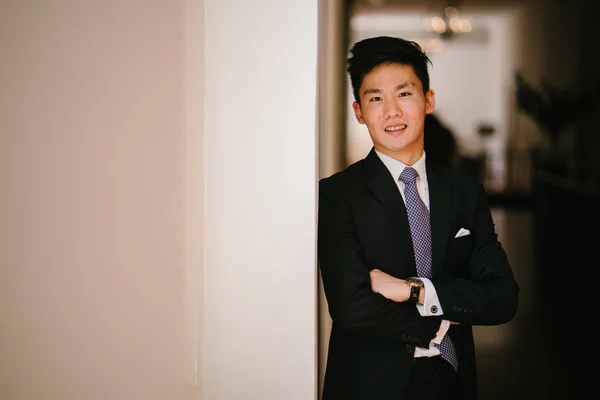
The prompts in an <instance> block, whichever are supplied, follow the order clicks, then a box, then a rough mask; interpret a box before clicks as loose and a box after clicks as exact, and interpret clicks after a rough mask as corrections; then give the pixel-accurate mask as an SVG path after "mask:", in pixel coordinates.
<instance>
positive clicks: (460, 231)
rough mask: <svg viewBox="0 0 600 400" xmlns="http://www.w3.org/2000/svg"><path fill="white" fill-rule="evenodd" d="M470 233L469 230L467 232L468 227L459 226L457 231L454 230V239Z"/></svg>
mask: <svg viewBox="0 0 600 400" xmlns="http://www.w3.org/2000/svg"><path fill="white" fill-rule="evenodd" d="M470 234H471V232H469V230H468V229H465V228H460V229H459V230H458V232H456V236H454V239H456V238H459V237H461V236H467V235H470Z"/></svg>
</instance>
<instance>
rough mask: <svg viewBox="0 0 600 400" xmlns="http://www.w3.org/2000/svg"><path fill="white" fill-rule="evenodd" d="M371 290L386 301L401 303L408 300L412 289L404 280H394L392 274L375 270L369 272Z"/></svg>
mask: <svg viewBox="0 0 600 400" xmlns="http://www.w3.org/2000/svg"><path fill="white" fill-rule="evenodd" d="M369 275H370V276H371V290H372V291H374V292H375V293H379V294H381V295H382V296H383V297H385V298H386V299H389V300H392V301H395V302H398V303H401V302H404V301H406V300H408V297H409V295H410V288H409V286H408V285H407V284H406V282H405V281H404V280H403V279H398V278H394V277H393V276H391V275H390V274H386V273H385V272H383V271H380V270H378V269H374V270H372V271H369Z"/></svg>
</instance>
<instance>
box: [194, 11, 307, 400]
mask: <svg viewBox="0 0 600 400" xmlns="http://www.w3.org/2000/svg"><path fill="white" fill-rule="evenodd" d="M317 3H318V2H317V1H315V0H313V1H303V2H298V1H292V0H282V1H277V2H273V1H265V0H263V1H236V0H207V1H205V6H204V15H205V31H204V49H205V52H204V69H205V71H204V72H205V75H204V116H205V122H204V143H203V144H204V146H203V147H204V149H203V151H204V168H205V169H204V171H203V172H204V190H203V192H204V222H205V225H204V239H203V246H204V320H203V351H202V357H203V391H204V397H205V399H206V400H210V399H218V400H233V399H244V400H246V399H261V400H270V399H272V400H281V399H286V400H295V399H297V400H307V399H313V398H315V396H316V382H317V377H316V374H317V373H316V368H317V367H316V365H317V358H316V350H317V339H316V337H317V331H316V329H317V328H316V321H317V317H316V314H317V290H316V288H317V285H316V282H317V279H316V276H317V275H316V272H317V269H316V209H317V206H316V186H317V134H316V127H317V121H316V99H317V92H316V89H317V26H318V18H317V17H318V16H317Z"/></svg>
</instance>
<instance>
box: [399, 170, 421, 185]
mask: <svg viewBox="0 0 600 400" xmlns="http://www.w3.org/2000/svg"><path fill="white" fill-rule="evenodd" d="M417 176H419V174H418V173H417V171H416V170H415V169H414V168H412V167H406V168H404V170H403V171H402V173H401V174H400V180H401V181H402V182H404V184H405V185H408V184H411V183H415V181H416V180H417Z"/></svg>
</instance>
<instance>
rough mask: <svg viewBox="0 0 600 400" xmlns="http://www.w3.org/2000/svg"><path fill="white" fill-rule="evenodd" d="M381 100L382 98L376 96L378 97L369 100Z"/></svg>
mask: <svg viewBox="0 0 600 400" xmlns="http://www.w3.org/2000/svg"><path fill="white" fill-rule="evenodd" d="M380 100H381V97H377V96H376V97H371V100H369V101H380Z"/></svg>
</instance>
